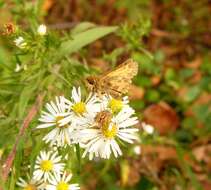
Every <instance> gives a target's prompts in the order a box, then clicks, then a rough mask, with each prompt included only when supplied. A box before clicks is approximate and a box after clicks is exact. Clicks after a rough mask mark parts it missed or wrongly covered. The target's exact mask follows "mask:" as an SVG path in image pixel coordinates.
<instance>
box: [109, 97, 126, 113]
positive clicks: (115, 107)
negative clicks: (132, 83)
mask: <svg viewBox="0 0 211 190" xmlns="http://www.w3.org/2000/svg"><path fill="white" fill-rule="evenodd" d="M108 107H109V108H110V109H111V110H112V112H113V114H117V113H119V112H120V111H121V110H122V107H123V103H122V101H121V100H117V99H114V98H112V99H111V100H110V101H109V103H108Z"/></svg>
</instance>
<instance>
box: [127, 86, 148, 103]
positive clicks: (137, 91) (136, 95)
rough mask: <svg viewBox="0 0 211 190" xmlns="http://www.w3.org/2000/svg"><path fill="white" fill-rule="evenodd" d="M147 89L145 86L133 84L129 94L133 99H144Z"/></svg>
mask: <svg viewBox="0 0 211 190" xmlns="http://www.w3.org/2000/svg"><path fill="white" fill-rule="evenodd" d="M144 94H145V91H144V89H143V88H141V87H138V86H135V85H131V87H130V90H129V92H128V95H129V97H130V99H131V100H141V99H143V97H144Z"/></svg>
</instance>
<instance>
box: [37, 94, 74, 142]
mask: <svg viewBox="0 0 211 190" xmlns="http://www.w3.org/2000/svg"><path fill="white" fill-rule="evenodd" d="M63 100H64V97H62V96H60V97H56V102H55V103H54V102H53V101H51V102H50V103H47V104H46V109H47V111H48V112H45V111H42V115H41V117H40V119H39V121H41V122H42V124H40V125H38V126H37V128H38V129H41V128H52V130H51V131H50V132H49V133H48V134H47V135H46V136H45V137H44V138H43V140H44V141H45V142H46V143H49V142H50V145H51V146H53V145H55V144H56V145H57V146H65V145H67V144H68V145H70V144H72V143H73V141H74V140H73V139H74V138H75V135H76V134H75V126H74V124H71V125H70V124H61V122H60V121H61V120H63V119H64V118H65V116H67V115H69V113H68V112H67V111H66V107H65V103H64V101H63Z"/></svg>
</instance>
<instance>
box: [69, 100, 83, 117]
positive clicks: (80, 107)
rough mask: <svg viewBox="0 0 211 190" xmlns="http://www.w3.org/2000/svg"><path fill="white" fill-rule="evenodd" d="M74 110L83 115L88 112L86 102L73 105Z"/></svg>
mask: <svg viewBox="0 0 211 190" xmlns="http://www.w3.org/2000/svg"><path fill="white" fill-rule="evenodd" d="M72 110H73V111H74V112H75V113H76V114H78V115H82V114H83V113H85V112H86V104H85V103H84V102H78V103H76V104H74V105H73V106H72Z"/></svg>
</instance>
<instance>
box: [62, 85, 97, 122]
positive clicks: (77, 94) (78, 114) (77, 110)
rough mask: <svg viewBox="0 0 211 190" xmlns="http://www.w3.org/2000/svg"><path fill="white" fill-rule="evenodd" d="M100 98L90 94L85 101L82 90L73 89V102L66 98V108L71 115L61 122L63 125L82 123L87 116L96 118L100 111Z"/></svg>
mask: <svg viewBox="0 0 211 190" xmlns="http://www.w3.org/2000/svg"><path fill="white" fill-rule="evenodd" d="M98 101H99V100H98V98H97V96H96V95H93V94H89V96H88V98H87V99H86V100H85V101H83V100H82V96H81V89H80V87H78V89H76V88H75V87H73V89H72V96H71V101H70V100H67V99H65V98H64V102H65V106H66V108H67V109H68V111H69V115H68V116H67V117H65V119H63V120H62V121H61V124H63V125H65V124H67V123H75V124H78V123H80V120H81V119H83V118H86V117H87V115H92V116H94V115H95V114H96V113H97V112H98V111H99V109H100V106H99V102H98Z"/></svg>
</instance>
